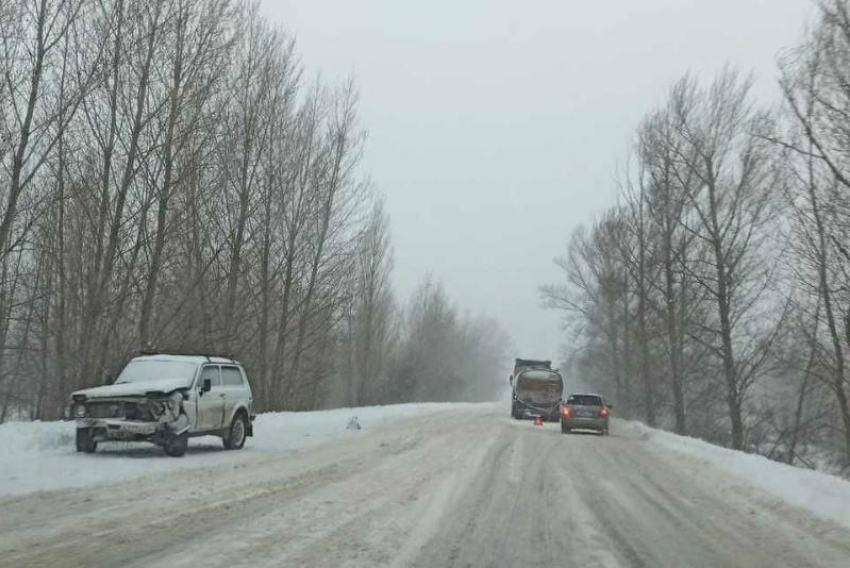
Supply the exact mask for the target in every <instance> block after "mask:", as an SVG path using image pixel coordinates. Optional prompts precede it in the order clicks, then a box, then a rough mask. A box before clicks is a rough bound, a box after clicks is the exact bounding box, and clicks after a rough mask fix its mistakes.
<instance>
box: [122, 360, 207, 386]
mask: <svg viewBox="0 0 850 568" xmlns="http://www.w3.org/2000/svg"><path fill="white" fill-rule="evenodd" d="M197 368H198V366H197V365H196V364H195V363H189V362H183V361H130V363H128V364H127V366H126V367H124V370H123V371H121V374H120V375H118V379H117V380H116V381H115V382H116V383H140V382H143V381H152V380H156V379H185V380H186V384H187V385H188V384H189V382H191V380H192V378H193V377H194V376H195V369H197Z"/></svg>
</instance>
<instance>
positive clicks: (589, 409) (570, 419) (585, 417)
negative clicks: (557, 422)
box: [561, 394, 611, 435]
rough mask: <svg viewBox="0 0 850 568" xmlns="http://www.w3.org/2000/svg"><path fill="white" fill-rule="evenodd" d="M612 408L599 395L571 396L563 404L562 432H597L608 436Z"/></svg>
mask: <svg viewBox="0 0 850 568" xmlns="http://www.w3.org/2000/svg"><path fill="white" fill-rule="evenodd" d="M610 408H611V406H610V405H607V404H605V400H604V399H603V398H602V397H601V396H599V395H598V394H571V395H570V396H569V397H567V400H565V401H562V402H561V432H562V433H563V434H569V433H570V432H571V431H573V430H595V431H597V432H599V433H600V434H603V435H608V415H609V414H610V413H611V412H610Z"/></svg>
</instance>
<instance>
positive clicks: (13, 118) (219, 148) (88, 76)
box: [0, 0, 499, 422]
mask: <svg viewBox="0 0 850 568" xmlns="http://www.w3.org/2000/svg"><path fill="white" fill-rule="evenodd" d="M0 79H2V80H0V163H2V173H0V198H2V199H0V422H2V421H3V420H5V419H8V418H9V417H10V416H17V417H30V418H46V419H49V418H56V417H58V416H59V415H60V413H61V410H62V408H63V406H64V405H65V403H66V400H67V396H68V393H69V392H71V391H72V390H75V389H77V388H80V387H86V386H92V385H98V384H102V383H104V382H107V381H108V380H110V378H111V377H113V376H114V374H115V373H116V372H117V371H118V370H119V368H120V366H121V365H122V364H123V363H124V362H125V361H126V360H127V358H128V357H129V356H131V354H132V353H134V352H136V351H138V350H144V349H153V350H169V351H192V352H202V353H207V352H227V353H233V354H235V355H237V356H238V357H239V358H240V360H242V361H243V362H244V363H245V364H246V366H247V367H248V370H249V372H250V374H251V377H252V382H253V386H254V390H255V391H256V392H255V395H256V399H257V402H258V407H259V410H269V409H309V408H316V407H320V406H322V405H324V404H328V402H327V401H328V400H335V401H336V402H337V403H340V404H342V403H367V402H378V401H380V402H390V401H398V400H409V399H412V398H415V397H423V398H433V397H448V396H462V395H461V394H459V393H457V392H455V391H452V390H451V388H444V387H442V386H440V387H437V386H436V384H435V386H434V387H431V386H430V384H426V383H429V382H431V381H434V382H435V383H439V382H440V381H444V380H446V378H447V375H446V374H444V373H441V374H440V375H439V376H437V377H436V378H435V376H434V375H432V374H429V373H428V372H426V371H424V370H422V369H423V367H420V366H417V367H416V370H417V372H419V373H420V375H416V376H417V378H416V379H413V378H410V377H412V376H413V375H407V374H405V375H404V376H398V375H393V374H392V372H391V370H392V369H393V368H394V367H392V364H395V365H396V367H399V366H400V365H402V364H409V363H408V362H407V360H406V359H404V358H400V355H398V353H400V352H409V354H410V356H411V357H412V356H414V355H415V356H420V355H421V356H422V360H421V361H420V362H419V363H417V365H419V364H421V365H425V364H426V363H427V362H428V360H429V357H430V356H429V351H428V347H427V346H419V345H417V344H416V342H417V341H418V340H419V339H418V336H417V335H416V334H417V333H418V331H417V330H418V327H417V325H418V323H417V321H418V320H417V317H418V316H417V315H416V313H418V312H417V310H419V309H420V305H419V304H418V303H417V304H415V306H414V307H413V308H411V310H402V309H400V308H398V307H397V306H396V303H395V301H394V299H393V294H392V290H391V286H390V282H389V274H390V270H391V266H392V259H391V244H390V237H389V229H388V223H389V221H388V219H387V215H386V213H385V211H384V207H383V204H382V201H381V200H380V198H379V196H377V195H376V192H375V191H374V190H373V189H372V187H371V186H370V184H369V180H368V178H367V177H366V176H365V175H364V174H362V173H360V171H359V169H358V165H359V162H360V158H361V154H362V152H363V145H364V140H365V128H364V126H363V125H362V124H361V123H360V121H359V119H358V116H357V93H356V89H355V87H354V85H353V84H352V83H350V82H348V83H345V84H342V85H331V86H328V85H324V84H322V83H321V82H319V81H317V80H312V79H310V80H308V79H306V78H305V70H304V68H303V66H302V65H301V63H300V61H299V58H298V53H297V51H296V49H295V44H294V41H293V40H292V39H291V38H290V37H289V36H288V35H286V34H285V33H283V32H282V31H281V30H279V29H277V28H275V27H274V26H272V25H270V24H269V23H268V22H267V21H266V20H265V19H264V17H263V16H262V15H261V14H260V12H259V11H258V8H257V5H256V4H255V3H252V2H244V1H239V0H145V1H136V0H57V1H50V2H46V1H43V0H9V1H5V2H3V3H2V4H0ZM423 294H424V295H422V296H421V297H422V298H426V297H430V296H428V293H425V292H423ZM432 295H433V294H432ZM422 302H425V304H427V303H428V302H427V301H426V300H424V299H423V300H422ZM423 309H424V308H423ZM452 310H453V308H452ZM426 311H427V310H426ZM450 311H451V310H450ZM408 312H410V313H408ZM422 317H425V316H422ZM456 325H457V326H458V327H461V328H464V330H463V333H468V334H469V338H471V339H470V340H472V339H475V337H476V336H475V333H476V332H475V330H474V329H472V328H471V327H469V326H467V327H464V325H465V324H464V325H462V324H460V323H459V322H456ZM426 327H427V326H426ZM429 329H430V328H429ZM458 333H461V332H460V331H459V332H458ZM425 339H428V338H425ZM425 339H423V341H424V340H425ZM433 355H434V356H438V355H442V353H433ZM489 355H491V356H493V357H499V353H490V354H489ZM393 362H395V363H393ZM402 379H405V380H407V381H408V383H410V381H413V383H412V384H408V383H404V385H402V384H401V382H400V381H401V380H402ZM397 383H398V384H397ZM452 388H454V387H452ZM340 392H342V393H344V396H343V395H340V394H339V393H340Z"/></svg>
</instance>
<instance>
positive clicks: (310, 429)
mask: <svg viewBox="0 0 850 568" xmlns="http://www.w3.org/2000/svg"><path fill="white" fill-rule="evenodd" d="M467 407H469V408H480V405H472V404H469V405H467V404H460V403H449V404H434V403H421V404H397V405H389V406H372V407H363V408H356V409H353V408H339V409H335V410H325V411H316V412H275V413H268V414H261V415H259V416H258V417H257V419H256V421H255V423H254V437H253V438H249V439H248V442H247V443H246V445H245V448H244V449H242V450H239V451H233V452H225V451H223V450H222V444H221V440H220V439H219V438H217V437H212V436H206V437H203V438H195V439H192V440H190V442H189V450H188V452H187V454H186V456H185V457H182V458H168V457H165V456H164V454H163V452H162V449H160V448H158V447H156V446H153V445H150V444H145V443H133V444H131V443H119V442H111V443H106V444H100V445H99V447H98V451H97V453H95V454H92V455H89V454H78V453H76V451H75V449H74V428H75V426H74V423H73V422H10V423H6V424H0V497H2V496H8V495H20V494H23V493H31V492H34V491H43V490H51V489H63V488H68V487H83V486H89V485H98V484H102V483H114V482H116V481H120V480H122V479H127V478H130V477H138V476H143V475H152V474H159V473H163V472H167V471H172V470H182V469H193V468H201V467H211V466H216V465H222V464H228V463H240V462H243V461H246V460H250V459H258V458H262V456H263V455H277V454H281V453H285V452H290V451H294V450H297V449H298V448H302V447H304V446H308V445H311V444H317V443H321V442H324V441H328V440H333V439H335V438H340V437H343V436H358V435H363V433H364V431H366V432H368V430H369V429H370V428H373V427H375V426H378V425H381V424H384V423H386V422H390V421H393V420H402V419H405V418H409V417H411V416H420V415H423V414H428V413H434V412H440V411H444V410H458V409H463V408H467ZM352 416H356V417H357V422H358V423H359V425H360V426H361V428H362V429H363V430H362V431H358V430H350V429H347V426H348V424H349V420H350V419H351V417H352Z"/></svg>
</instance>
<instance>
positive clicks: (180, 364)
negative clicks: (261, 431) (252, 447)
mask: <svg viewBox="0 0 850 568" xmlns="http://www.w3.org/2000/svg"><path fill="white" fill-rule="evenodd" d="M253 404H254V400H253V396H252V394H251V386H250V385H249V384H248V376H247V375H246V373H245V369H243V368H242V365H240V364H239V363H238V362H237V361H235V360H233V359H230V358H225V357H213V356H208V355H165V354H157V355H144V356H139V357H135V358H133V359H132V360H130V362H129V363H128V364H127V366H126V367H124V369H123V370H122V371H121V374H120V375H118V378H117V379H116V380H115V383H114V384H111V385H106V386H102V387H95V388H90V389H85V390H80V391H77V392H75V393H73V394H72V395H71V406H70V409H69V413H70V417H71V418H73V419H76V421H77V437H76V443H77V451H78V452H86V453H93V452H94V451H95V450H96V449H97V444H98V442H102V441H112V440H124V441H131V442H151V443H154V444H156V445H158V446H162V448H163V449H164V450H165V453H166V454H167V455H169V456H173V457H179V456H182V455H183V454H185V453H186V446H187V444H188V439H189V438H190V437H193V436H206V435H215V436H221V438H222V440H223V442H224V447H225V448H226V449H228V450H238V449H240V448H241V447H242V446H244V445H245V438H246V437H247V436H251V435H253V428H252V423H253V420H254V415H253Z"/></svg>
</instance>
